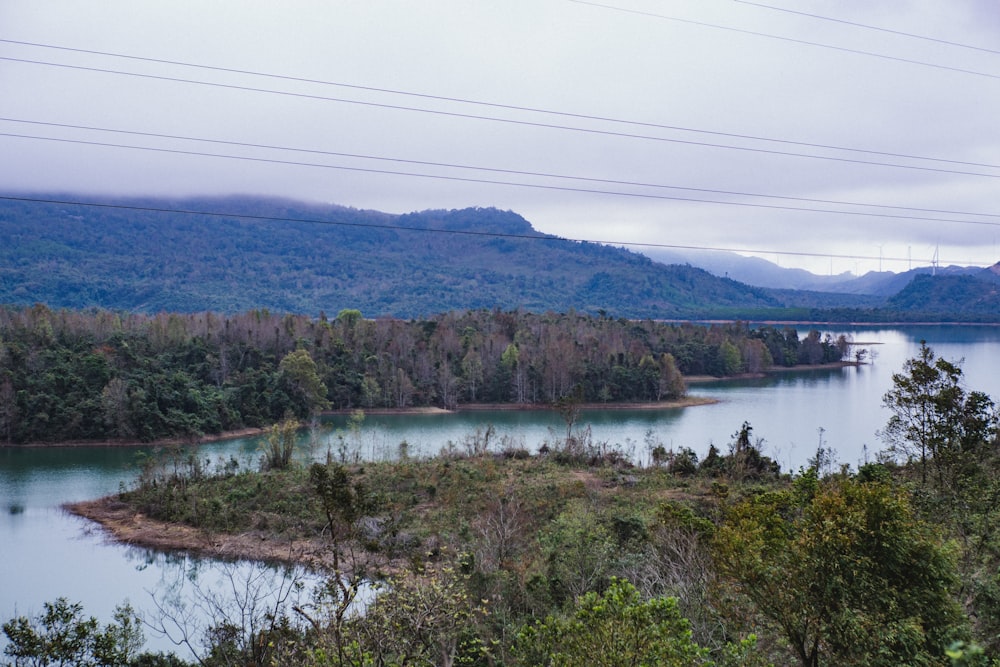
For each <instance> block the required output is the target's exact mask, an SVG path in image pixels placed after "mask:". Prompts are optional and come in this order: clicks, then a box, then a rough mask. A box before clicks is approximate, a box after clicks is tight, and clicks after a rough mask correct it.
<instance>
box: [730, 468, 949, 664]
mask: <svg viewBox="0 0 1000 667" xmlns="http://www.w3.org/2000/svg"><path fill="white" fill-rule="evenodd" d="M713 550H714V556H715V561H716V565H717V567H718V569H719V572H720V574H722V575H723V576H725V577H729V578H731V579H732V580H733V581H734V582H735V583H736V585H737V588H738V590H739V591H740V592H741V593H742V594H743V595H744V596H745V597H746V598H748V599H749V600H750V601H751V603H752V604H753V605H754V607H755V608H756V609H757V611H758V612H759V613H760V614H761V615H762V616H763V617H764V618H766V619H768V620H769V621H770V622H771V623H773V624H774V626H775V627H776V629H777V630H778V631H779V632H780V633H781V634H782V635H783V636H784V638H785V640H787V642H788V645H789V647H790V648H791V649H792V651H793V652H794V654H795V657H796V658H797V659H798V661H799V663H800V664H801V665H802V666H803V667H818V666H819V665H845V664H850V665H867V666H870V667H883V666H884V667H895V666H897V665H936V664H940V662H941V656H942V653H943V650H944V648H945V647H946V646H948V645H949V644H950V643H951V642H952V641H954V640H956V639H961V638H963V634H964V631H965V625H964V624H965V621H964V619H963V617H962V615H961V612H960V609H959V607H958V604H957V603H956V602H955V601H954V600H953V599H952V598H951V596H950V590H951V587H952V586H953V585H954V584H955V582H956V579H957V575H956V568H955V562H954V554H953V553H952V551H951V550H950V549H949V548H948V547H947V546H946V545H945V544H944V543H943V542H942V541H941V539H940V538H939V537H938V536H937V535H936V534H935V532H934V530H933V529H932V527H931V525H929V524H928V523H925V522H923V521H921V520H920V519H919V518H918V517H917V516H916V513H915V511H914V510H913V508H912V507H911V504H910V502H909V500H908V497H907V495H906V494H905V493H904V492H903V491H902V490H900V489H896V488H894V487H892V486H890V485H889V484H885V483H881V482H869V483H863V482H860V481H858V480H856V479H852V478H843V479H832V480H829V481H827V482H825V483H822V484H820V485H818V486H817V488H815V492H814V493H807V494H796V493H794V492H792V491H787V492H786V491H780V492H770V493H766V494H762V495H760V496H758V497H755V498H752V499H750V500H746V501H743V502H740V503H738V504H736V505H734V506H733V507H731V508H729V510H728V512H727V514H726V517H725V520H724V522H723V524H722V526H720V528H719V529H718V531H717V532H716V534H715V537H714V541H713Z"/></svg>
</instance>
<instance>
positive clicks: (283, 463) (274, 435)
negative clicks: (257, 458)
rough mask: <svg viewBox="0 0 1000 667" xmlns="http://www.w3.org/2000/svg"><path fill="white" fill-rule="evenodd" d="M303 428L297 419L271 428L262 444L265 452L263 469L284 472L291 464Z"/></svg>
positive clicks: (287, 420) (262, 463)
mask: <svg viewBox="0 0 1000 667" xmlns="http://www.w3.org/2000/svg"><path fill="white" fill-rule="evenodd" d="M301 426H302V425H301V424H299V422H298V421H297V420H295V419H286V420H284V421H282V422H281V423H280V424H274V425H272V426H271V430H270V431H268V433H267V438H266V439H265V440H264V442H263V443H262V444H261V448H262V449H263V451H264V457H263V460H262V461H261V467H262V468H264V470H284V469H285V468H287V467H288V466H289V465H290V464H291V462H292V455H293V454H294V453H295V445H296V443H297V442H298V438H299V428H300V427H301Z"/></svg>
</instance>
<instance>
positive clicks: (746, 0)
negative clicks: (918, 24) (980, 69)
mask: <svg viewBox="0 0 1000 667" xmlns="http://www.w3.org/2000/svg"><path fill="white" fill-rule="evenodd" d="M732 1H733V2H738V3H740V4H741V5H751V6H753V7H760V8H762V9H771V10H773V11H776V12H785V13H786V14H796V15H798V16H806V17H808V18H811V19H819V20H820V21H830V22H831V23H840V24H843V25H849V26H853V27H855V28H865V29H866V30H877V31H878V32H884V33H888V34H890V35H899V36H901V37H912V38H913V39H922V40H924V41H927V42H934V43H935V44H945V45H947V46H957V47H958V48H960V49H970V50H972V51H981V52H982V53H992V54H994V55H1000V51H997V50H996V49H987V48H985V47H982V46H973V45H972V44H963V43H962V42H953V41H951V40H947V39H939V38H937V37H928V36H927V35H917V34H915V33H912V32H904V31H902V30H893V29H891V28H882V27H880V26H875V25H868V24H866V23H857V22H855V21H848V20H846V19H838V18H834V17H832V16H821V15H819V14H811V13H809V12H801V11H798V10H795V9H788V8H787V7H776V6H774V5H766V4H764V3H763V2H750V0H732Z"/></svg>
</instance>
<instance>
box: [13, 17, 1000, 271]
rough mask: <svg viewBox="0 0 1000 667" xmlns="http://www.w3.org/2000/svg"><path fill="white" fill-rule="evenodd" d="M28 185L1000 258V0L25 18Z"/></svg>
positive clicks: (950, 259) (818, 257)
mask: <svg viewBox="0 0 1000 667" xmlns="http://www.w3.org/2000/svg"><path fill="white" fill-rule="evenodd" d="M0 119H2V120H0V191H5V192H12V191H17V192H24V191H30V192H61V193H73V194H87V195H89V196H99V197H110V196H119V195H166V196H172V197H173V196H177V197H179V196H188V195H204V194H221V195H227V194H254V195H268V196H280V197H288V198H294V199H302V200H307V201H317V202H326V203H333V204H339V205H343V206H351V207H355V208H363V209H376V210H380V211H385V212H391V213H404V212H409V211H415V210H424V209H452V208H464V207H468V206H478V207H497V208H500V209H504V210H513V211H515V212H517V213H519V214H521V215H523V216H524V217H525V218H526V219H528V220H529V221H530V222H531V223H532V224H533V225H534V227H535V228H536V229H537V230H539V231H543V232H546V233H550V234H556V235H559V236H564V237H567V238H573V239H585V240H592V241H601V242H607V243H613V244H631V245H628V247H630V248H632V249H634V250H638V251H649V252H656V249H657V248H658V247H692V248H714V249H729V250H736V251H740V252H742V253H743V254H753V255H756V256H760V257H763V258H765V259H768V260H770V261H772V262H776V263H778V264H779V265H781V266H786V267H801V268H807V269H810V270H812V271H814V272H816V273H821V274H826V273H842V272H852V273H858V274H861V273H864V272H867V271H872V270H886V271H897V272H898V271H904V270H907V269H908V268H911V267H912V268H915V267H917V266H926V265H929V264H930V263H932V262H933V261H935V259H936V261H937V262H938V263H939V264H940V265H942V266H944V265H949V264H961V265H982V266H988V265H991V264H993V263H995V262H997V261H998V260H1000V243H998V237H1000V197H998V196H997V195H998V194H1000V120H998V119H1000V8H998V6H997V4H996V2H995V0H950V1H949V2H941V0H841V1H839V2H833V1H832V0H798V1H795V2H793V1H792V0H761V2H749V1H745V0H595V1H594V2H589V1H588V2H583V1H574V0H503V1H502V2H496V1H490V2H487V1H485V0H461V1H458V0H454V1H453V0H425V1H423V2H415V1H413V0H346V1H341V0H323V1H315V2H313V1H305V0H286V1H282V2H274V1H273V0H272V1H267V2H264V1H256V0H238V1H237V0H216V1H214V2H204V1H203V0H193V1H189V0H170V1H169V2H167V1H161V0H144V1H143V2H135V1H134V0H102V1H101V2H79V1H77V0H73V1H67V0H47V1H46V2H37V1H36V0H2V2H0Z"/></svg>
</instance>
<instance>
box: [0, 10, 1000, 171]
mask: <svg viewBox="0 0 1000 667" xmlns="http://www.w3.org/2000/svg"><path fill="white" fill-rule="evenodd" d="M572 1H574V2H576V1H577V0H572ZM0 60H6V61H10V62H17V63H25V64H31V65H43V66H48V67H61V68H65V69H73V70H80V71H86V72H99V73H103V74H115V75H121V76H132V77H138V78H142V79H152V80H157V81H170V82H174V83H188V84H194V85H200V86H209V87H214V88H224V89H228V90H239V91H245V92H254V93H268V94H273V95H284V96H287V97H295V98H300V99H309V100H323V101H327V102H339V103H343V104H355V105H359V106H366V107H374V108H379V109H390V110H394V111H415V112H420V113H426V114H432V115H437V116H447V117H451V118H463V119H471V120H483V121H490V122H496V123H506V124H509V125H519V126H526V127H538V128H546V129H557V130H566V131H569V132H582V133H585V134H593V135H599V136H610V137H618V138H628V139H642V140H647V141H659V142H665V143H672V144H681V145H686V146H699V147H706V148H722V149H726V150H735V151H744V152H749V153H762V154H765V155H777V156H781V157H799V158H808V159H813V160H828V161H832V162H841V163H846V164H864V165H869V166H877V167H891V168H895V169H910V170H916V171H924V172H933V173H939V174H958V175H962V176H982V177H986V178H1000V174H988V173H983V172H979V171H963V170H959V169H943V168H940V167H921V166H918V165H909V164H900V163H895V162H877V161H873V160H859V159H853V158H843V157H834V156H830V155H815V154H809V153H794V152H790V151H779V150H773V149H766V148H752V147H749V146H734V145H731V144H714V143H709V142H704V141H692V140H687V139H670V138H667V137H657V136H652V135H647V134H633V133H628V132H615V131H612V130H598V129H593V128H585V127H575V126H571V125H557V124H552V123H541V122H536V121H527V120H515V119H511V118H501V117H498V116H482V115H477V114H469V113H459V112H454V111H441V110H437V109H422V108H419V107H409V106H403V105H398V104H386V103H381V102H367V101H362V100H351V99H347V98H339V97H327V96H324V95H313V94H307V93H294V92H290V91H285V90H273V89H268V88H256V87H253V86H240V85H236V84H228V83H217V82H211V81H199V80H197V79H184V78H180V77H171V76H162V75H155V74H140V73H138V72H126V71H122V70H112V69H107V68H103V67H86V66H83V65H68V64H65V63H53V62H45V61H40V60H31V59H26V58H12V57H8V56H0ZM918 159H919V158H918ZM983 166H986V167H989V168H998V166H997V165H983Z"/></svg>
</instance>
